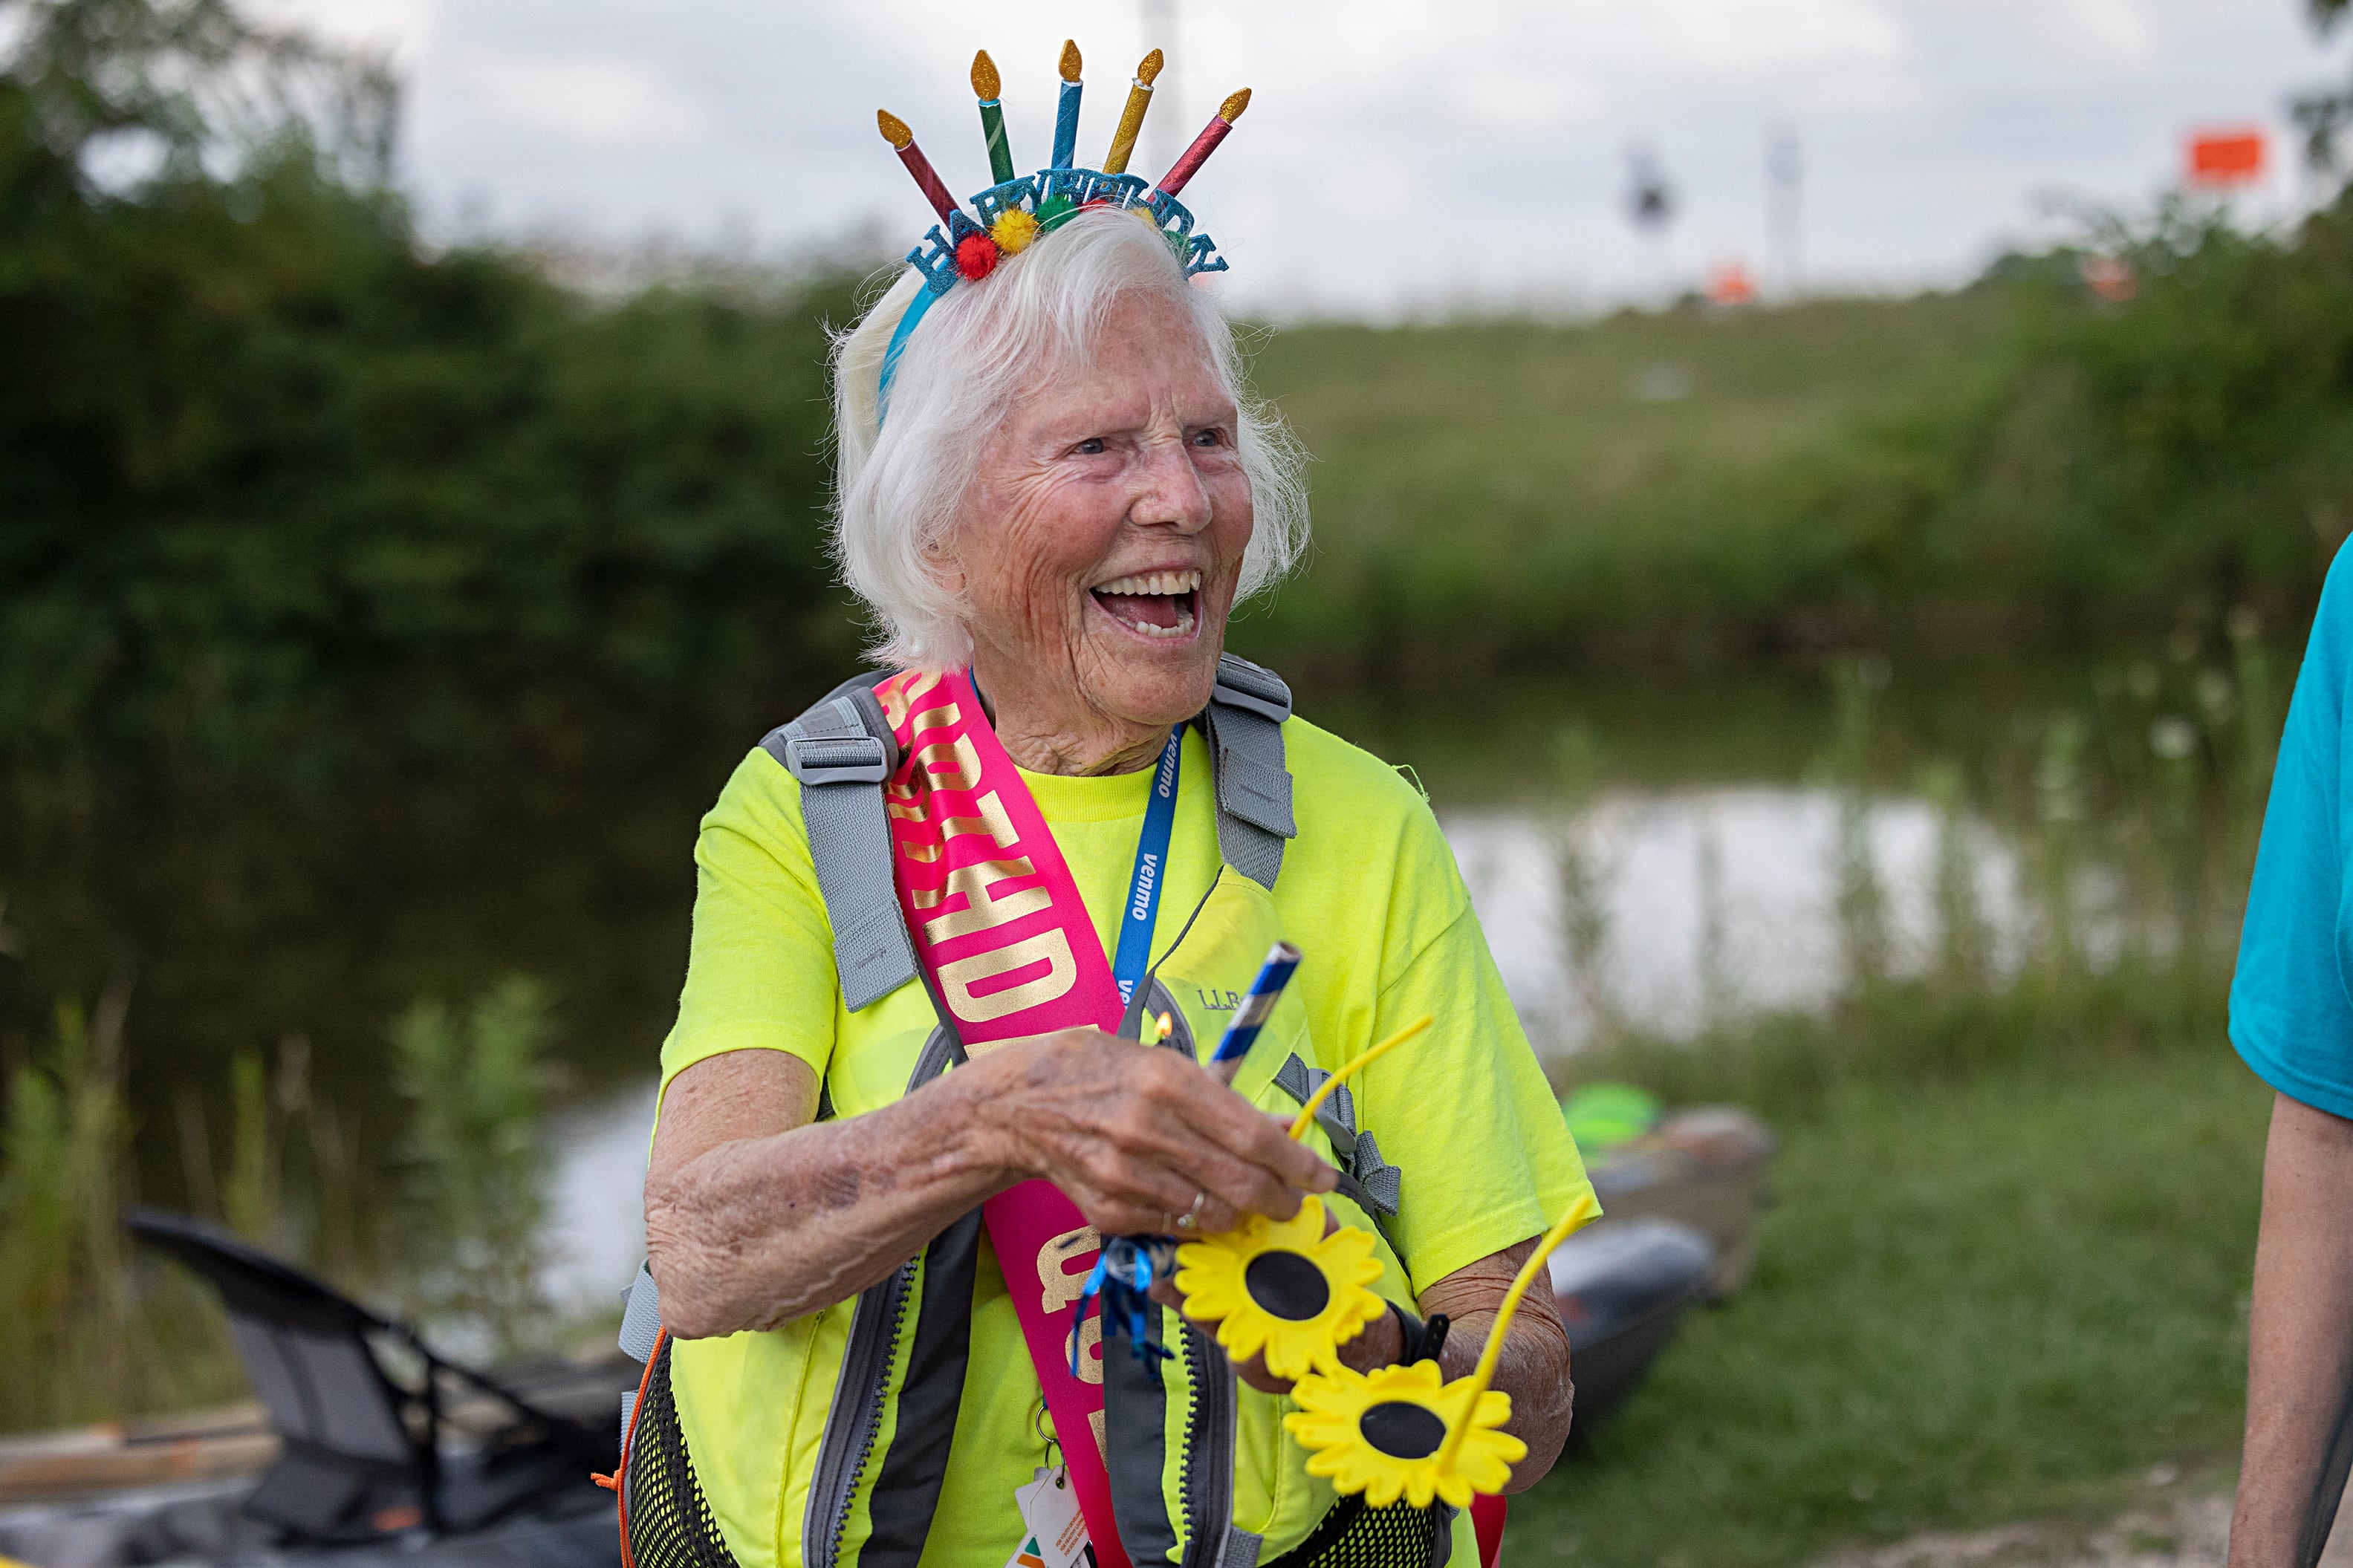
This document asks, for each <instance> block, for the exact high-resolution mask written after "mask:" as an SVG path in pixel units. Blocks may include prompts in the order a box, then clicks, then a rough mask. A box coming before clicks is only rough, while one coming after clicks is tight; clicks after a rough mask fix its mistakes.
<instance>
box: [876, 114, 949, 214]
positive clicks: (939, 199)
mask: <svg viewBox="0 0 2353 1568" xmlns="http://www.w3.org/2000/svg"><path fill="white" fill-rule="evenodd" d="M874 123H875V124H876V125H878V126H880V127H881V131H882V140H884V141H885V142H889V143H891V145H892V147H894V148H896V149H897V150H898V153H899V162H901V163H904V164H906V165H907V173H909V174H913V175H914V176H915V184H918V185H921V186H922V187H923V199H924V200H926V201H928V202H930V203H931V204H932V210H933V211H934V212H935V213H937V214H939V215H940V221H941V222H942V223H946V224H952V223H954V222H955V215H956V212H957V210H958V209H957V207H956V202H955V197H954V196H952V195H948V188H947V186H945V185H944V184H941V183H940V175H939V171H938V170H936V169H934V168H933V167H932V161H931V160H930V159H929V158H926V157H924V156H923V149H922V148H921V147H918V146H916V145H915V133H914V132H912V131H910V130H908V129H907V122H906V121H903V120H902V119H900V118H899V117H898V116H897V115H895V114H893V113H892V112H891V111H890V110H887V109H880V110H875V112H874Z"/></svg>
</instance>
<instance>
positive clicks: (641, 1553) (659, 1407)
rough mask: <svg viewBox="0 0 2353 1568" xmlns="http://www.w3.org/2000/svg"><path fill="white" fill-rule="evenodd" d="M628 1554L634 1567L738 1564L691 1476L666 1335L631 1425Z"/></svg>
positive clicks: (725, 1567)
mask: <svg viewBox="0 0 2353 1568" xmlns="http://www.w3.org/2000/svg"><path fill="white" fill-rule="evenodd" d="M625 1474H626V1477H627V1482H626V1484H627V1485H628V1520H629V1555H630V1557H631V1559H632V1560H634V1561H635V1563H636V1564H637V1568H736V1563H735V1558H734V1555H733V1553H732V1552H729V1551H728V1550H727V1543H726V1542H724V1541H722V1540H721V1539H720V1537H719V1525H718V1523H717V1521H714V1520H713V1519H712V1517H711V1505H710V1504H709V1503H707V1502H705V1501H703V1500H702V1487H701V1485H699V1484H698V1483H697V1482H696V1480H695V1479H694V1461H693V1460H692V1459H691V1458H688V1457H687V1452H686V1434H685V1432H684V1431H682V1430H681V1428H680V1426H679V1424H678V1403H677V1401H676V1400H675V1399H673V1398H672V1397H671V1396H670V1336H668V1335H667V1334H665V1335H664V1336H662V1342H661V1344H660V1345H659V1347H658V1348H657V1349H656V1350H655V1352H654V1360H653V1366H652V1368H651V1369H650V1371H649V1373H648V1374H647V1377H646V1384H645V1393H644V1394H643V1395H642V1396H641V1397H640V1398H639V1399H638V1414H637V1419H636V1420H635V1421H634V1422H632V1423H631V1424H630V1431H629V1464H628V1470H627V1471H626V1472H625Z"/></svg>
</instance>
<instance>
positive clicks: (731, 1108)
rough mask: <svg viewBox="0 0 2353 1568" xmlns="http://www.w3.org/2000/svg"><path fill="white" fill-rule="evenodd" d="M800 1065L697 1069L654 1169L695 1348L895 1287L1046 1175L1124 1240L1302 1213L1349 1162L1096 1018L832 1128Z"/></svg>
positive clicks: (665, 1114)
mask: <svg viewBox="0 0 2353 1568" xmlns="http://www.w3.org/2000/svg"><path fill="white" fill-rule="evenodd" d="M816 1108H817V1075H816V1074H815V1072H814V1071H812V1070H811V1068H809V1066H808V1065H807V1063H806V1062H804V1061H802V1060H801V1059H800V1058H798V1057H796V1056H793V1055H791V1054H790V1053H788V1052H784V1051H776V1050H740V1051H732V1052H728V1053H726V1054H724V1055H721V1056H716V1057H712V1058H707V1059H705V1060H703V1061H700V1062H697V1063H695V1064H694V1065H693V1066H691V1067H689V1068H685V1069H683V1070H682V1071H681V1072H680V1073H679V1074H678V1076H677V1077H676V1078H675V1079H671V1081H670V1087H669V1089H667V1090H666V1091H665V1093H664V1095H663V1097H662V1109H661V1118H660V1121H659V1126H658V1128H657V1130H656V1131H655V1135H654V1148H653V1158H652V1162H651V1164H650V1166H649V1170H648V1172H647V1175H646V1251H647V1254H648V1258H649V1262H650V1264H651V1267H652V1268H653V1273H654V1279H655V1281H656V1283H657V1284H658V1285H659V1287H660V1289H661V1313H662V1322H663V1324H664V1326H665V1327H667V1328H668V1329H669V1330H670V1332H671V1333H673V1334H675V1335H677V1336H678V1337H679V1338H681V1339H701V1338H706V1337H709V1336H713V1335H720V1334H731V1333H736V1332H740V1331H744V1330H746V1329H765V1328H773V1327H775V1326H776V1325H777V1324H779V1323H783V1322H786V1321H790V1320H792V1319H794V1318H797V1317H799V1316H802V1315H803V1314H805V1313H807V1312H811V1311H815V1310H818V1309H820V1308H823V1307H828V1306H831V1305H832V1304H834V1303H835V1302H837V1301H843V1300H849V1298H850V1297H852V1296H854V1295H856V1294H857V1293H858V1292H859V1291H860V1290H862V1289H866V1288H867V1287H868V1286H870V1285H872V1284H875V1283H877V1282H879V1281H880V1280H881V1279H884V1278H886V1277H887V1276H888V1275H889V1274H890V1273H891V1271H892V1269H894V1268H897V1267H898V1266H899V1265H900V1264H901V1263H902V1262H904V1261H905V1260H906V1259H907V1258H911V1257H913V1256H914V1254H915V1253H916V1252H917V1251H919V1250H920V1249H921V1248H922V1247H923V1246H924V1244H925V1243H927V1242H928V1241H929V1240H930V1239H931V1238H932V1237H934V1236H936V1235H938V1234H939V1233H940V1232H941V1231H942V1230H944V1229H945V1228H946V1227H947V1226H948V1225H950V1224H951V1223H952V1222H954V1221H955V1218H956V1217H957V1216H958V1215H962V1214H964V1213H965V1212H966V1211H967V1210H969V1209H970V1208H972V1207H973V1205H976V1204H978V1203H980V1202H981V1201H983V1200H984V1199H986V1198H987V1197H989V1196H991V1195H993V1194H996V1193H998V1192H1001V1191H1003V1190H1004V1189H1005V1188H1007V1187H1009V1186H1011V1185H1013V1184H1015V1183H1016V1182H1019V1181H1022V1180H1024V1179H1026V1178H1028V1177H1031V1176H1042V1177H1044V1178H1046V1179H1047V1180H1049V1181H1051V1182H1052V1183H1054V1184H1055V1185H1057V1186H1059V1187H1060V1188H1061V1189H1062V1191H1063V1192H1064V1193H1065V1194H1068V1195H1069V1196H1070V1198H1071V1201H1072V1202H1074V1203H1075V1204H1077V1205H1078V1207H1079V1211H1080V1213H1081V1214H1082V1215H1084V1216H1085V1218H1086V1220H1087V1222H1088V1223H1089V1224H1091V1225H1092V1226H1094V1227H1095V1228H1096V1229H1097V1230H1098V1231H1100V1232H1102V1233H1103V1235H1105V1236H1119V1235H1134V1234H1139V1233H1146V1232H1150V1233H1158V1232H1164V1231H1166V1230H1167V1229H1168V1228H1169V1227H1170V1226H1171V1225H1172V1223H1173V1220H1174V1216H1176V1215H1182V1214H1185V1213H1187V1211H1188V1210H1191V1209H1192V1208H1193V1206H1194V1203H1195V1197H1196V1194H1198V1195H1199V1197H1200V1200H1201V1201H1200V1206H1199V1215H1198V1217H1199V1221H1200V1225H1201V1227H1202V1228H1203V1229H1204V1230H1213V1231H1214V1230H1222V1229H1225V1228H1227V1227H1229V1226H1232V1225H1234V1224H1236V1223H1238V1221H1239V1219H1240V1215H1241V1214H1242V1213H1244V1212H1246V1211H1247V1212H1254V1213H1259V1214H1264V1215H1270V1216H1271V1217H1273V1218H1278V1219H1286V1218H1289V1217H1290V1216H1291V1215H1293V1214H1294V1213H1296V1212H1297V1211H1298V1207H1299V1196H1298V1194H1300V1193H1301V1192H1329V1191H1330V1190H1331V1189H1332V1186H1333V1184H1334V1181H1335V1174H1334V1173H1333V1171H1332V1168H1331V1167H1330V1166H1328V1165H1326V1164H1325V1163H1324V1162H1323V1161H1322V1160H1320V1159H1318V1158H1317V1157H1316V1156H1315V1155H1314V1153H1313V1152H1311V1151H1309V1150H1307V1149H1305V1148H1304V1147H1303V1146H1302V1145H1300V1144H1298V1143H1296V1142H1293V1141H1292V1140H1291V1139H1289V1138H1286V1137H1284V1136H1283V1123H1282V1121H1281V1120H1280V1119H1279V1118H1275V1117H1271V1116H1269V1115H1267V1114H1265V1113H1264V1112H1262V1111H1260V1110H1257V1109H1256V1108H1254V1107H1253V1106H1251V1105H1250V1102H1249V1101H1248V1100H1244V1099H1242V1097H1241V1096H1240V1095H1238V1094H1236V1093H1234V1092H1233V1090H1231V1089H1228V1088H1226V1087H1225V1086H1224V1085H1223V1084H1221V1083H1219V1082H1218V1081H1217V1080H1216V1079H1213V1078H1211V1077H1210V1076H1209V1075H1208V1073H1205V1072H1203V1071H1202V1070H1201V1069H1200V1068H1198V1066H1196V1065H1194V1064H1193V1063H1192V1062H1190V1061H1187V1060H1185V1059H1183V1058H1181V1057H1179V1056H1178V1055H1177V1054H1176V1053H1174V1052H1169V1051H1160V1050H1145V1049H1142V1048H1140V1047H1137V1046H1135V1045H1134V1044H1132V1043H1129V1042H1125V1041H1121V1040H1116V1039H1113V1037H1110V1036H1108V1035H1104V1034H1103V1033H1101V1032H1099V1031H1097V1030H1094V1029H1068V1030H1064V1031H1062V1032H1060V1033H1059V1034H1053V1035H1044V1036H1039V1037H1037V1038H1034V1039H1029V1040H1020V1041H1016V1042H1014V1043H1011V1044H1008V1045H1005V1046H1000V1047H996V1048H995V1049H993V1050H990V1051H989V1052H988V1053H987V1055H985V1056H982V1057H978V1058H975V1059H973V1060H972V1061H969V1062H967V1063H965V1064H964V1065H963V1066H960V1067H958V1068H955V1069H954V1070H952V1071H950V1072H948V1073H946V1074H945V1075H944V1076H943V1077H941V1078H940V1079H936V1080H935V1081H934V1082H932V1083H929V1084H926V1085H924V1086H923V1088H921V1089H916V1090H915V1091H914V1092H913V1093H912V1094H910V1095H908V1096H907V1097H906V1098H905V1099H903V1100H898V1101H896V1102H894V1103H892V1104H891V1105H888V1106H885V1107H883V1108H881V1110H874V1111H871V1112H868V1113H867V1114H865V1115H862V1116H856V1117H848V1118H843V1119H841V1120H839V1121H822V1122H815V1121H811V1120H810V1118H811V1117H812V1116H813V1115H814V1114H815V1112H816Z"/></svg>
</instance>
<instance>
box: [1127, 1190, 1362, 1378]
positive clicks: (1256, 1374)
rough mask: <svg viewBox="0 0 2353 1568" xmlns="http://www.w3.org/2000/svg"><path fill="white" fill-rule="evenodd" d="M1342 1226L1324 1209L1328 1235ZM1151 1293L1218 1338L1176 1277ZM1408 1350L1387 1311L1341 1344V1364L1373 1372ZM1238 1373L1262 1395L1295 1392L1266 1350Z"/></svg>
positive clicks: (1163, 1281)
mask: <svg viewBox="0 0 2353 1568" xmlns="http://www.w3.org/2000/svg"><path fill="white" fill-rule="evenodd" d="M1204 1228H1207V1227H1204ZM1220 1228H1222V1227H1220ZM1339 1228H1340V1222H1339V1221H1338V1220H1337V1219H1335V1218H1334V1217H1333V1216H1332V1211H1331V1210H1330V1209H1329V1208H1326V1209H1325V1210H1324V1235H1326V1236H1329V1235H1331V1234H1332V1233H1333V1232H1334V1231H1335V1230H1337V1229H1339ZM1150 1295H1151V1297H1152V1299H1153V1300H1155V1301H1157V1302H1159V1303H1160V1304H1161V1305H1162V1306H1164V1307H1168V1308H1172V1309H1174V1310H1176V1311H1177V1312H1180V1313H1183V1315H1184V1318H1185V1321H1187V1322H1188V1323H1190V1324H1192V1325H1193V1326H1194V1327H1195V1328H1197V1329H1198V1330H1200V1331H1202V1332H1203V1333H1205V1334H1207V1335H1208V1336H1209V1338H1210V1339H1211V1340H1212V1341H1214V1340H1215V1339H1216V1338H1217V1337H1218V1326H1217V1325H1216V1324H1215V1323H1205V1322H1203V1321H1200V1320H1199V1319H1198V1318H1196V1317H1194V1316H1193V1314H1192V1313H1190V1312H1187V1311H1185V1297H1184V1293H1183V1292H1182V1291H1180V1290H1178V1289H1176V1281H1175V1280H1174V1279H1157V1280H1155V1281H1153V1285H1152V1289H1151V1291H1150ZM1404 1353H1405V1331H1404V1329H1403V1328H1402V1327H1400V1326H1399V1324H1398V1320H1397V1314H1396V1313H1394V1312H1384V1313H1382V1314H1381V1315H1380V1316H1379V1317H1377V1318H1376V1319H1374V1320H1373V1321H1371V1322H1369V1323H1367V1324H1366V1325H1365V1327H1364V1330H1363V1331H1362V1332H1360V1333H1358V1334H1357V1335H1356V1338H1355V1339H1353V1340H1349V1341H1347V1342H1345V1343H1344V1344H1342V1345H1341V1346H1340V1364H1341V1365H1343V1366H1347V1367H1353V1368H1355V1369H1356V1371H1358V1372H1370V1371H1372V1370H1373V1368H1375V1367H1377V1366H1389V1365H1393V1364H1395V1363H1396V1362H1397V1360H1398V1357H1400V1356H1401V1355H1403V1354H1404ZM1228 1359H1229V1360H1231V1359H1232V1358H1230V1357H1229V1358H1228ZM1234 1375H1235V1376H1237V1377H1239V1378H1240V1379H1241V1380H1242V1381H1243V1382H1244V1383H1247V1384H1250V1386H1251V1387H1252V1388H1255V1389H1257V1390H1258V1391H1259V1392H1260V1393H1261V1394H1289V1393H1290V1392H1291V1384H1292V1380H1291V1379H1290V1378H1287V1377H1277V1376H1275V1375H1274V1374H1273V1373H1271V1372H1269V1371H1267V1370H1266V1355H1265V1353H1264V1352H1260V1353H1259V1354H1257V1355H1254V1356H1252V1357H1250V1360H1248V1361H1240V1362H1235V1363H1234Z"/></svg>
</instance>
